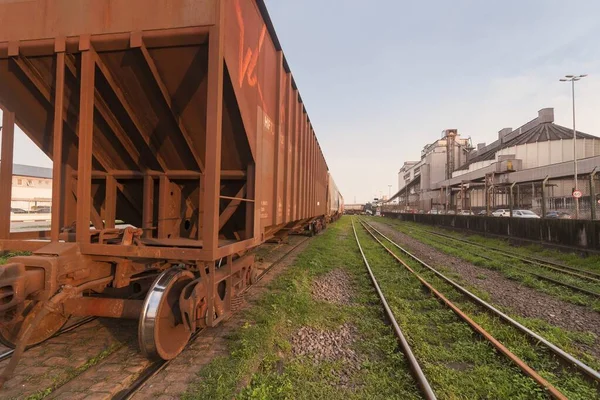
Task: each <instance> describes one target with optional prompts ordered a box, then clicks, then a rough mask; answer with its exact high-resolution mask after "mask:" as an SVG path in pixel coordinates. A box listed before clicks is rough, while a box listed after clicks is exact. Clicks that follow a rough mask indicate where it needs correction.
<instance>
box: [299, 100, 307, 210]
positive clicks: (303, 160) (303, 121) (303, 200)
mask: <svg viewBox="0 0 600 400" xmlns="http://www.w3.org/2000/svg"><path fill="white" fill-rule="evenodd" d="M301 106H302V107H301V110H302V114H301V115H300V122H301V124H300V166H299V169H300V171H299V172H300V178H299V179H300V181H299V189H298V191H299V192H300V200H299V205H298V207H299V208H300V213H299V214H300V218H301V219H303V218H306V211H305V208H304V206H305V204H306V197H305V196H306V192H305V189H306V185H305V174H306V114H305V113H304V105H303V104H302V105H301Z"/></svg>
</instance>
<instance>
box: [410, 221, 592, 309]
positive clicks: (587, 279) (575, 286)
mask: <svg viewBox="0 0 600 400" xmlns="http://www.w3.org/2000/svg"><path fill="white" fill-rule="evenodd" d="M413 229H415V230H416V231H418V232H419V233H421V234H425V235H430V236H433V237H435V238H436V240H438V241H439V239H440V238H441V239H445V240H450V241H452V242H455V243H460V245H461V249H464V250H466V251H468V252H469V253H471V254H473V255H476V256H477V257H480V258H483V259H486V260H489V261H495V259H494V258H492V257H490V256H487V255H485V252H493V253H496V254H499V255H500V256H502V257H506V258H509V259H512V260H517V261H519V262H521V263H524V264H529V265H532V266H534V267H538V268H541V269H543V270H546V271H549V272H550V273H553V274H555V275H556V276H554V277H552V276H548V275H545V274H543V273H540V272H539V271H537V272H536V271H532V270H531V269H528V268H524V267H519V266H516V265H510V267H511V268H515V269H517V270H519V271H521V272H524V273H526V274H529V275H531V276H534V277H536V278H537V279H541V280H544V281H547V282H551V283H553V284H555V285H558V286H562V287H565V288H568V289H570V290H573V291H575V292H578V293H583V294H585V295H588V296H591V297H594V298H600V292H598V291H595V290H592V289H591V287H592V286H595V287H599V286H600V274H598V273H596V272H593V271H589V270H585V269H581V268H575V267H571V266H568V265H565V264H560V263H555V262H551V261H547V260H543V259H541V258H535V257H525V256H520V255H516V254H512V253H510V252H508V251H506V250H502V249H499V248H495V247H491V246H485V245H482V244H480V243H475V242H472V241H469V240H466V239H460V238H456V237H454V236H451V235H447V234H443V233H439V232H432V231H430V230H428V229H423V228H414V227H413ZM482 250H483V252H482ZM561 275H563V276H564V278H566V280H567V281H565V280H564V278H563V276H561ZM583 286H587V287H583Z"/></svg>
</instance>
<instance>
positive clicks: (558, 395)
mask: <svg viewBox="0 0 600 400" xmlns="http://www.w3.org/2000/svg"><path fill="white" fill-rule="evenodd" d="M361 224H362V225H363V228H364V229H365V230H366V231H367V232H368V233H369V235H371V237H372V238H373V239H375V240H376V241H377V243H379V244H380V245H381V247H383V248H384V249H385V250H386V251H387V252H388V253H389V254H390V255H391V256H392V257H394V258H395V259H396V260H397V261H398V262H399V263H400V264H402V265H403V266H404V268H406V269H407V270H408V271H410V273H412V274H413V275H414V276H415V277H416V278H417V279H418V280H419V281H420V282H421V284H423V286H425V287H426V288H427V289H428V290H429V291H430V292H431V293H432V294H433V295H434V296H435V297H437V298H438V299H440V300H441V301H442V302H443V303H444V304H445V305H446V306H447V307H448V308H450V309H451V310H452V311H453V312H454V313H455V314H456V315H457V316H458V317H459V318H460V319H462V320H463V321H464V322H466V323H467V324H468V325H469V326H470V327H471V328H472V329H473V330H474V331H475V332H477V333H479V334H480V335H481V336H482V337H483V338H484V339H486V340H487V341H488V342H490V343H491V344H492V345H493V346H494V347H495V348H496V349H497V350H498V351H500V352H501V353H502V354H504V355H505V356H506V357H507V358H508V359H510V360H511V361H512V362H513V363H514V364H515V365H516V366H517V367H519V368H520V369H521V371H523V372H524V373H525V375H527V376H529V377H530V378H531V379H533V380H534V381H535V382H536V383H537V384H538V385H539V386H541V387H542V388H543V389H544V390H546V391H547V392H548V393H549V394H550V396H552V397H553V398H555V399H560V400H567V397H566V396H565V395H564V394H562V393H561V392H560V391H559V390H558V389H557V388H555V387H554V385H552V384H551V383H550V382H548V381H547V380H546V379H544V378H543V377H542V376H541V375H539V374H538V373H537V372H536V371H535V370H534V369H533V368H531V367H530V366H529V365H527V363H525V362H524V361H523V360H521V359H520V358H519V357H517V356H516V355H515V354H514V353H513V352H511V351H510V350H509V349H508V348H507V347H506V346H504V345H503V344H502V343H501V342H500V341H498V340H497V339H496V338H495V337H493V336H492V335H491V334H490V333H489V332H488V331H486V330H485V329H484V328H483V327H482V326H481V325H479V324H477V323H476V322H475V321H473V320H472V319H471V318H470V317H469V316H468V315H467V314H465V313H464V312H463V311H462V310H461V309H460V308H458V307H457V306H456V305H455V304H454V303H452V302H451V301H450V300H449V299H447V298H446V297H445V296H444V295H443V294H442V293H441V292H439V291H438V290H437V289H435V288H434V287H433V286H432V285H431V284H430V283H429V282H427V281H426V280H425V279H424V278H423V277H421V275H419V274H418V273H417V272H416V271H415V270H413V269H412V268H411V267H410V266H409V265H408V264H406V263H405V262H404V261H403V260H402V259H401V258H400V257H398V256H397V255H396V254H395V253H394V252H392V251H391V250H390V249H389V248H387V247H386V246H385V245H384V244H383V242H381V240H379V239H378V238H377V237H376V236H375V235H374V234H373V232H371V230H369V228H367V225H365V224H364V223H363V222H362V221H361Z"/></svg>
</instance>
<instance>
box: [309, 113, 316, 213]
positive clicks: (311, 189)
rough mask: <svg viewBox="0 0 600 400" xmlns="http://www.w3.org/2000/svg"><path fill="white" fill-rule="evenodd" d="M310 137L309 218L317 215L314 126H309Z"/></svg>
mask: <svg viewBox="0 0 600 400" xmlns="http://www.w3.org/2000/svg"><path fill="white" fill-rule="evenodd" d="M308 136H309V138H310V142H309V143H310V152H309V153H308V213H309V216H311V217H313V216H314V215H315V210H314V208H313V195H314V190H315V180H314V171H315V168H314V159H315V158H314V157H315V136H314V133H313V128H312V124H311V125H310V126H309V131H308Z"/></svg>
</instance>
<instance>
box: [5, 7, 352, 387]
mask: <svg viewBox="0 0 600 400" xmlns="http://www.w3.org/2000/svg"><path fill="white" fill-rule="evenodd" d="M0 106H1V107H2V110H3V131H2V149H1V151H2V154H1V160H2V163H1V164H0V251H9V250H10V251H28V252H31V255H27V256H18V257H13V258H12V259H10V260H9V262H8V263H7V264H5V265H3V266H1V267H0V319H1V321H0V341H1V342H2V343H4V344H7V345H9V346H13V347H15V346H16V351H15V355H14V356H13V359H12V360H11V364H9V366H8V367H7V371H5V373H4V377H3V378H2V379H6V376H8V375H9V374H10V372H11V370H12V369H14V366H15V365H16V362H18V358H19V356H20V354H22V352H23V351H24V348H25V347H26V346H27V345H32V344H36V343H40V342H42V341H44V340H46V339H47V338H49V337H51V336H52V335H53V334H54V333H56V332H57V331H58V330H59V329H60V328H61V327H62V326H63V325H64V323H65V322H66V320H67V319H68V318H69V317H70V316H102V317H114V318H135V319H139V344H140V348H141V351H142V352H143V353H144V354H145V355H147V356H148V357H156V358H162V359H171V358H173V357H175V356H176V355H177V354H179V353H180V352H181V350H182V349H183V347H184V346H185V344H186V343H187V341H188V340H189V338H190V336H191V335H192V333H193V332H194V331H196V330H197V329H200V328H202V327H206V326H215V325H216V324H218V323H219V322H220V321H222V320H223V319H224V318H226V317H227V315H228V314H229V313H230V311H231V305H232V300H233V299H234V298H235V296H236V295H238V294H239V293H240V291H242V290H243V289H244V288H245V287H247V286H248V285H249V284H251V283H252V282H253V280H254V279H255V277H256V270H255V268H254V257H253V255H252V254H251V252H249V250H250V249H252V248H253V247H255V246H258V245H259V244H261V243H263V242H264V241H266V240H269V239H271V238H274V237H278V236H282V235H285V234H286V233H289V232H293V231H296V230H301V229H305V228H306V227H309V228H311V229H314V228H317V229H318V228H319V227H322V226H324V225H325V224H326V223H327V222H330V221H331V220H332V219H336V218H337V216H338V215H339V214H341V210H343V199H342V198H341V196H340V195H339V192H338V190H337V187H335V186H334V185H335V184H332V182H333V180H331V177H330V175H329V172H328V167H327V164H326V162H325V159H324V157H323V153H322V151H321V148H320V146H319V142H318V141H317V138H316V136H315V133H314V131H313V127H312V124H311V122H310V119H309V118H308V115H307V113H306V109H305V107H304V104H303V102H302V98H301V97H300V94H299V92H298V88H297V87H296V83H295V81H294V78H293V76H292V74H291V72H290V69H289V67H288V64H287V62H286V59H285V57H284V54H283V52H282V50H281V46H280V43H279V41H278V39H277V36H276V34H275V31H274V28H273V26H272V23H271V20H270V18H269V15H268V12H267V10H266V7H265V5H264V3H263V1H262V0H78V1H77V2H73V1H70V0H31V1H26V2H22V1H18V2H0ZM15 124H17V125H18V126H19V127H20V128H21V129H22V130H23V131H24V132H25V133H26V134H27V136H28V137H29V138H31V140H32V141H33V142H34V143H36V144H37V145H38V146H39V147H40V149H42V150H43V151H44V152H45V153H46V154H47V155H48V156H49V157H50V159H51V160H52V162H53V181H52V189H53V194H52V205H53V207H52V221H51V228H50V230H49V231H40V232H27V233H11V232H10V218H9V213H10V199H11V196H10V192H11V175H12V160H13V137H14V127H15ZM332 185H333V186H332ZM332 196H333V197H335V198H331V197H332ZM117 220H122V221H124V222H125V223H127V224H128V225H127V226H122V225H115V221H117Z"/></svg>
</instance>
